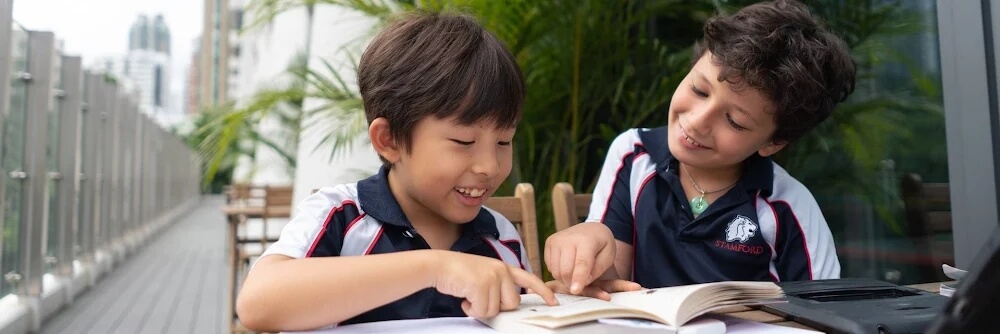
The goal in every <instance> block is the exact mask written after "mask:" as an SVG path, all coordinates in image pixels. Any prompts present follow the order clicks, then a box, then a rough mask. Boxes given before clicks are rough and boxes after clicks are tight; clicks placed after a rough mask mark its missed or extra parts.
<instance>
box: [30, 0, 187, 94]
mask: <svg viewBox="0 0 1000 334" xmlns="http://www.w3.org/2000/svg"><path fill="white" fill-rule="evenodd" d="M202 4H203V2H202V1H201V0H178V1H169V2H168V1H158V0H89V1H86V2H83V1H75V0H14V7H13V18H14V21H15V22H17V23H18V24H20V25H22V26H24V27H25V28H26V29H30V30H39V31H52V32H53V33H55V34H56V38H58V39H59V40H60V41H61V42H62V45H63V51H64V53H66V54H68V55H78V56H81V57H83V58H84V60H83V61H84V64H94V63H101V62H104V61H107V60H108V59H124V58H125V57H127V55H128V49H129V44H130V43H129V37H130V29H131V27H132V26H133V23H135V21H136V18H137V17H139V15H147V16H151V17H154V18H155V16H156V15H157V14H162V15H163V19H164V22H165V24H166V25H168V26H169V27H170V40H171V43H170V51H171V52H170V54H171V57H170V71H169V76H170V77H171V78H173V79H172V80H171V82H170V86H169V90H168V92H169V93H168V94H167V97H168V99H169V100H170V103H169V104H170V106H171V108H173V109H172V111H177V112H182V109H183V108H182V106H183V96H184V82H185V80H182V79H178V78H185V77H186V75H187V69H188V66H191V64H190V60H191V54H192V53H193V52H194V48H193V47H192V46H193V41H194V40H195V39H196V38H197V37H198V36H199V35H200V34H201V29H202ZM53 8H58V10H53ZM95 18H100V19H95Z"/></svg>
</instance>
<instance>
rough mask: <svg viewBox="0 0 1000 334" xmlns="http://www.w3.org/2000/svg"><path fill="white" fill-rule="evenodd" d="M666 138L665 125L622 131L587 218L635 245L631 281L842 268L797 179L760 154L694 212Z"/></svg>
mask: <svg viewBox="0 0 1000 334" xmlns="http://www.w3.org/2000/svg"><path fill="white" fill-rule="evenodd" d="M667 138H668V137H667V128H666V127H662V128H656V129H632V130H629V131H626V132H625V133H622V134H621V135H619V136H618V138H616V139H615V140H614V142H613V143H612V144H611V148H610V150H609V152H608V155H607V158H606V160H605V163H604V167H603V169H602V171H601V175H600V177H599V180H598V184H597V187H596V189H595V190H594V195H593V202H592V203H591V207H590V214H589V217H588V218H587V221H588V222H603V223H604V224H605V225H607V226H608V227H609V228H610V229H611V231H612V233H613V234H614V236H615V238H616V239H617V240H620V241H622V242H625V243H628V244H630V245H632V246H633V247H634V252H633V254H634V257H633V265H632V276H633V281H635V282H638V283H639V284H641V285H642V286H644V287H663V286H675V285H685V284H696V283H705V282H716V281H744V280H745V281H791V280H809V279H829V278H838V277H840V262H839V261H838V259H837V254H836V250H835V249H834V243H833V236H832V234H831V233H830V228H829V226H828V225H827V223H826V220H825V219H824V218H823V213H822V212H821V211H820V208H819V206H818V204H817V203H816V200H815V199H814V198H813V196H812V194H811V193H810V192H809V190H808V189H806V187H805V186H803V185H802V184H801V183H800V182H799V181H798V180H795V179H794V178H793V177H792V176H790V175H789V174H788V173H787V172H786V171H785V170H784V169H782V168H781V167H780V166H778V165H777V164H776V163H774V162H772V161H771V159H769V158H765V157H761V156H759V155H757V154H754V156H752V157H750V158H748V159H747V160H746V161H745V162H744V164H745V165H744V169H743V175H742V176H741V178H740V180H739V181H738V182H737V183H736V185H735V186H733V187H732V188H731V189H729V190H728V191H727V192H726V193H725V194H723V195H722V196H721V197H719V198H718V199H716V200H715V202H713V203H711V205H709V207H708V209H706V210H705V211H704V212H703V213H702V214H701V215H699V216H698V217H695V216H694V215H693V214H692V213H691V206H690V203H689V202H688V199H687V196H686V195H685V193H684V189H683V188H682V186H681V179H680V176H679V173H678V171H679V168H678V161H677V159H676V158H674V157H673V155H672V154H671V153H670V149H669V146H668V145H667Z"/></svg>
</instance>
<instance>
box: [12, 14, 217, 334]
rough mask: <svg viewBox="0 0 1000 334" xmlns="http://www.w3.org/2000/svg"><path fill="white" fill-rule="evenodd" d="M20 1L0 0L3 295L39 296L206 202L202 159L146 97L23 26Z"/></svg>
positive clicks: (125, 250)
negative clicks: (149, 107)
mask: <svg viewBox="0 0 1000 334" xmlns="http://www.w3.org/2000/svg"><path fill="white" fill-rule="evenodd" d="M11 8H12V0H0V78H5V79H4V80H3V81H0V274H2V276H3V277H0V300H2V298H4V297H5V296H8V295H11V294H13V295H16V296H17V297H18V298H20V299H21V300H25V299H32V298H35V299H38V300H41V298H42V297H41V296H42V294H43V291H46V292H47V291H49V290H50V288H53V287H49V286H45V284H47V283H45V282H51V281H55V282H60V281H62V282H68V283H65V284H64V285H72V281H73V280H74V279H77V278H78V277H79V276H80V275H81V270H84V271H85V270H86V269H87V268H90V267H93V266H99V265H100V263H101V262H102V261H104V260H102V259H101V258H102V257H107V258H110V259H111V260H110V261H111V262H114V261H117V259H121V258H124V257H125V256H126V255H127V254H128V253H129V252H131V250H132V249H134V248H136V247H138V245H139V244H140V243H141V241H142V239H144V238H145V237H146V236H148V235H150V234H151V232H152V231H153V230H155V229H156V228H158V227H159V226H158V225H157V224H159V225H162V224H164V223H165V222H164V217H166V216H167V215H168V214H169V213H170V212H174V211H177V210H176V209H177V208H179V207H181V206H182V205H184V204H190V203H191V202H192V200H193V199H196V198H197V197H198V194H199V184H198V182H199V180H200V169H199V166H200V163H199V161H198V157H197V155H196V154H195V153H194V152H193V151H192V150H190V149H189V148H188V147H187V145H185V144H184V143H183V142H182V141H181V140H180V139H179V138H177V137H176V136H174V135H173V134H171V133H170V132H168V131H167V130H165V129H163V128H161V127H160V126H158V125H157V124H156V122H154V121H153V119H152V118H150V117H147V116H146V115H145V114H144V113H142V112H141V111H140V108H139V105H138V102H137V101H138V100H139V98H138V95H137V94H128V93H126V92H125V90H124V89H123V88H122V85H120V84H118V83H117V82H116V80H115V79H114V78H112V77H111V76H109V75H106V74H102V73H96V72H92V71H87V70H84V69H83V68H82V63H83V61H82V60H81V58H80V57H74V56H68V55H64V54H62V53H61V51H60V50H58V48H57V43H56V36H55V35H54V34H53V33H51V32H41V31H28V30H25V29H23V28H20V27H19V26H17V25H15V24H13V20H12V17H11ZM105 266H106V267H110V265H105ZM91 271H92V272H97V275H100V270H96V271H95V270H91ZM46 275H52V276H53V277H54V278H55V280H49V279H43V277H44V276H46ZM91 275H93V273H91ZM88 280H89V281H91V282H93V281H94V280H95V278H93V277H91V278H89V279H88ZM46 295H47V293H46ZM29 304H30V303H29ZM0 307H2V305H0ZM0 313H3V311H2V310H0ZM33 318H36V319H37V318H42V317H41V316H36V317H33ZM0 321H2V320H0ZM3 325H4V324H2V323H0V331H3V330H2V329H3ZM31 327H34V326H31Z"/></svg>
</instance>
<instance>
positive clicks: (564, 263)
mask: <svg viewBox="0 0 1000 334" xmlns="http://www.w3.org/2000/svg"><path fill="white" fill-rule="evenodd" d="M578 251H579V249H577V247H572V248H569V249H563V250H562V251H560V252H559V280H560V281H563V282H565V283H566V285H568V286H570V290H572V289H573V288H572V284H573V269H574V267H573V265H574V262H576V253H577V252H578Z"/></svg>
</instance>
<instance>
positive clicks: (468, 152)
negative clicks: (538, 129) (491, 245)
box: [373, 116, 515, 224]
mask: <svg viewBox="0 0 1000 334" xmlns="http://www.w3.org/2000/svg"><path fill="white" fill-rule="evenodd" d="M373 124H374V123H373ZM386 126H387V125H386ZM514 131H515V129H497V128H496V127H495V126H494V125H492V124H487V123H486V122H481V123H477V124H472V125H461V124H458V123H457V122H456V121H455V120H454V119H438V118H436V117H433V116H431V117H425V118H424V119H422V120H421V121H419V122H418V123H417V124H416V126H415V127H414V130H413V135H412V137H411V140H410V143H411V145H410V148H409V150H405V149H398V148H393V149H391V150H389V151H388V152H379V153H380V154H382V156H383V157H386V158H387V159H389V160H390V161H392V162H395V163H394V164H393V166H392V170H391V171H390V173H389V174H390V185H391V187H392V188H393V189H392V192H393V194H394V195H396V199H397V200H398V201H399V202H400V206H401V207H402V208H403V210H404V212H405V213H406V215H407V217H408V218H410V219H411V221H413V220H418V219H420V220H424V219H429V220H432V221H433V220H439V219H443V220H444V221H448V222H451V223H455V224H463V223H467V222H469V221H472V220H473V219H474V218H476V215H478V214H479V209H480V207H481V206H482V205H483V203H484V202H485V201H486V199H487V198H489V197H490V196H491V195H493V193H494V192H495V191H496V189H497V187H499V186H500V184H501V183H503V181H504V180H505V179H507V176H508V175H510V170H511V166H512V161H513V149H512V148H511V140H512V139H513V138H514ZM376 146H378V145H376Z"/></svg>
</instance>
